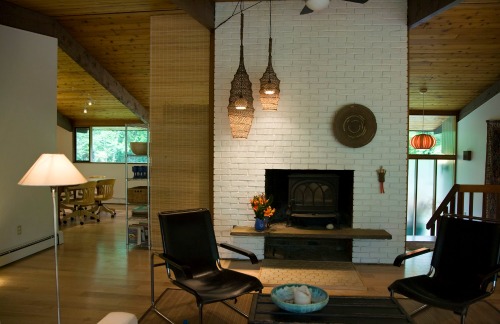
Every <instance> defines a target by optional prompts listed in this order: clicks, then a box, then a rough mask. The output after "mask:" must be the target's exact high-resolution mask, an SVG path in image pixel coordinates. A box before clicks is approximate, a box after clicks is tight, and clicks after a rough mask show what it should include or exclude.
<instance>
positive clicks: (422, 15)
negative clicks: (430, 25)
mask: <svg viewBox="0 0 500 324" xmlns="http://www.w3.org/2000/svg"><path fill="white" fill-rule="evenodd" d="M460 2H462V0H408V27H409V29H412V28H415V27H417V26H418V25H420V24H423V23H424V22H426V21H428V20H429V19H431V18H432V17H434V16H436V15H438V14H440V13H441V12H443V11H446V10H448V9H450V8H451V7H454V6H456V5H458V4H459V3H460Z"/></svg>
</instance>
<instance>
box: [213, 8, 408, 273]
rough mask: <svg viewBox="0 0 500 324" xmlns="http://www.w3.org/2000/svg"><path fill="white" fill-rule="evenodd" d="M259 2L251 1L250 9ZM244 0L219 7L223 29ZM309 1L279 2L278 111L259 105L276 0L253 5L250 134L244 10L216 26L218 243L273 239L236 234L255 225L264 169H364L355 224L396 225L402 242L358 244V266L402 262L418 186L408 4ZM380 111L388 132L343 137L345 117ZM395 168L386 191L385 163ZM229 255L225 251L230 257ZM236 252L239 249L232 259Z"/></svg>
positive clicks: (254, 245)
mask: <svg viewBox="0 0 500 324" xmlns="http://www.w3.org/2000/svg"><path fill="white" fill-rule="evenodd" d="M254 3H255V2H249V1H246V2H245V7H250V6H251V5H253V4H254ZM235 5H236V3H235V2H234V3H217V7H216V25H218V24H219V23H220V22H222V21H224V20H225V19H226V18H227V17H229V16H230V15H231V14H232V13H233V10H234V8H235ZM303 6H304V2H303V1H300V0H297V1H286V2H285V1H275V2H273V16H272V17H273V34H272V37H273V66H274V70H275V72H276V74H277V76H278V78H279V79H280V80H281V86H280V88H281V99H280V103H279V107H278V111H276V112H264V111H262V109H261V105H260V103H259V95H258V90H259V88H258V86H259V79H260V77H261V76H262V74H263V72H264V71H265V69H266V66H267V45H268V37H269V27H268V26H269V25H268V21H269V11H268V10H269V5H268V3H267V2H262V3H260V4H258V5H256V6H254V7H252V8H250V9H248V10H246V11H245V29H244V49H245V52H244V56H245V66H246V70H247V72H248V73H249V75H250V80H251V82H252V84H253V95H254V107H255V109H256V110H255V117H254V119H253V124H252V129H251V131H250V134H249V136H248V139H245V140H241V139H233V138H232V137H231V132H230V127H229V120H228V116H227V105H228V98H229V90H230V86H231V80H232V79H233V76H234V73H235V72H236V70H237V67H238V63H239V42H240V40H239V31H240V17H239V16H236V17H233V18H232V19H230V20H229V21H227V22H226V23H224V24H223V25H221V26H220V27H219V28H218V29H217V30H216V32H215V125H214V156H215V158H214V222H215V229H216V233H217V236H218V240H219V241H234V243H236V244H237V245H239V246H243V247H245V248H248V249H250V250H252V251H254V252H256V254H257V255H258V257H259V258H262V257H263V238H259V237H246V238H241V237H238V238H235V237H231V236H230V235H229V233H230V230H231V227H232V226H234V225H244V226H252V225H253V222H254V219H253V213H252V210H251V209H250V206H249V199H250V197H252V196H253V195H254V194H256V193H259V192H263V191H264V177H265V169H318V170H334V169H337V170H344V169H346V170H354V215H353V222H354V227H358V228H377V229H379V228H380V229H386V230H387V231H388V232H390V233H391V234H392V236H393V239H392V240H380V241H378V240H354V242H353V262H357V263H391V262H392V261H393V260H394V256H395V255H397V254H398V253H400V252H403V251H404V244H405V243H404V242H405V228H406V224H405V223H406V183H407V165H406V151H407V68H408V65H407V27H406V2H405V1H400V0H371V1H369V2H367V3H366V4H364V5H361V4H355V3H350V2H344V1H340V0H333V1H331V3H330V7H329V8H328V9H326V10H324V11H321V12H317V13H313V14H309V15H299V12H300V11H301V9H302V8H303ZM352 103H358V104H362V105H364V106H366V107H368V108H370V109H371V110H372V111H373V113H374V114H375V117H376V119H377V127H378V130H377V134H376V136H375V138H374V139H373V141H372V142H371V143H369V144H368V145H366V146H364V147H361V148H349V147H346V146H343V145H342V144H340V143H339V142H338V141H337V140H336V139H335V137H334V136H333V132H332V121H333V116H334V114H335V112H336V111H337V110H338V109H339V108H341V107H343V106H344V105H347V104H352ZM381 165H382V166H383V167H384V168H385V169H386V170H387V175H386V183H385V186H386V193H385V194H380V193H379V187H378V181H377V174H376V170H377V169H378V168H379V167H380V166H381ZM226 256H227V255H226ZM226 256H224V257H226ZM232 257H236V255H234V256H232Z"/></svg>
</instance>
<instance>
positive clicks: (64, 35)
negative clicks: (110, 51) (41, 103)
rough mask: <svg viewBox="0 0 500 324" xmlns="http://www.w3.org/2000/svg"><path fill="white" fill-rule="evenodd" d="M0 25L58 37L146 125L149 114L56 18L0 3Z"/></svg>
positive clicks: (63, 47) (70, 53)
mask: <svg viewBox="0 0 500 324" xmlns="http://www.w3.org/2000/svg"><path fill="white" fill-rule="evenodd" d="M0 24H3V25H6V26H10V27H13V28H18V29H22V30H27V31H30V32H34V33H38V34H42V35H46V36H50V37H55V38H57V40H58V44H59V47H60V48H61V49H62V50H63V51H64V52H66V53H67V54H68V55H69V56H70V57H71V58H72V59H73V60H74V61H75V62H76V63H78V64H79V65H80V66H81V67H82V68H83V69H84V70H85V71H87V72H88V73H89V74H90V75H91V76H92V77H93V78H94V79H95V80H96V81H97V82H99V83H100V84H101V85H102V86H103V87H104V88H106V89H107V90H108V91H109V92H110V93H111V94H112V95H113V96H114V97H115V98H116V99H118V100H119V101H120V102H121V103H123V104H124V105H125V107H127V108H128V109H129V110H130V111H132V112H133V113H134V114H135V115H136V116H137V117H139V118H140V119H141V120H142V121H143V122H146V123H147V122H148V120H149V112H148V111H147V110H146V109H145V108H144V107H143V106H142V105H141V104H140V103H139V102H138V101H137V99H135V98H134V97H133V96H132V95H131V94H130V93H129V92H128V91H127V90H126V89H125V88H124V87H123V86H122V85H121V84H120V83H119V82H118V81H117V80H116V79H114V78H113V76H112V75H111V74H110V73H109V72H108V71H107V70H106V69H104V68H103V67H102V65H101V64H100V63H99V62H98V61H97V60H96V59H95V58H94V57H93V56H92V55H90V54H89V53H88V52H87V51H86V50H85V49H84V48H83V47H82V46H81V45H80V44H79V43H78V42H77V41H76V40H75V39H74V38H73V37H72V36H71V35H70V34H69V33H68V32H67V31H66V30H65V29H64V28H63V26H62V25H61V24H59V23H58V22H57V21H56V20H55V19H53V18H51V17H48V16H45V15H42V14H39V13H37V12H34V11H31V10H28V9H25V8H22V7H19V6H17V5H14V4H12V3H9V2H5V1H1V0H0Z"/></svg>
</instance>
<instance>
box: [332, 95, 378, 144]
mask: <svg viewBox="0 0 500 324" xmlns="http://www.w3.org/2000/svg"><path fill="white" fill-rule="evenodd" d="M375 133H377V120H376V119H375V115H374V114H373V112H372V111H371V110H370V109H368V108H366V107H365V106H363V105H358V104H352V105H347V106H344V107H342V108H340V109H339V111H337V113H336V114H335V117H334V119H333V134H334V135H335V138H336V139H337V140H338V141H339V142H340V143H342V144H343V145H345V146H348V147H362V146H365V145H366V144H368V143H370V142H371V141H372V139H373V137H375Z"/></svg>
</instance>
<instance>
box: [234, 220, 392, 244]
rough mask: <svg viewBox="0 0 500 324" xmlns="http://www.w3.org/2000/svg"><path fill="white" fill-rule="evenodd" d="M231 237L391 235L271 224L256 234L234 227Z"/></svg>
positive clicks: (385, 237)
mask: <svg viewBox="0 0 500 324" xmlns="http://www.w3.org/2000/svg"><path fill="white" fill-rule="evenodd" d="M231 235H233V236H264V237H310V238H331V239H367V240H390V239H392V235H391V234H390V233H388V232H387V231H386V230H382V229H367V228H341V229H332V230H328V229H305V228H297V227H287V226H286V225H285V224H281V223H280V224H272V225H271V227H270V228H267V229H266V230H264V231H263V232H257V231H256V230H255V229H254V228H253V227H250V226H234V227H233V229H232V230H231Z"/></svg>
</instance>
